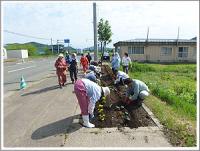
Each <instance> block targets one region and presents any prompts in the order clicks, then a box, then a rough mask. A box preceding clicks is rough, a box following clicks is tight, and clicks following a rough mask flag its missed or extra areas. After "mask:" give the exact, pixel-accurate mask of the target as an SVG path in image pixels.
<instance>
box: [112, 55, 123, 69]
mask: <svg viewBox="0 0 200 151" xmlns="http://www.w3.org/2000/svg"><path fill="white" fill-rule="evenodd" d="M120 62H121V58H120V56H119V53H118V52H115V54H114V56H113V58H112V61H111V65H112V70H113V71H114V70H119V68H120Z"/></svg>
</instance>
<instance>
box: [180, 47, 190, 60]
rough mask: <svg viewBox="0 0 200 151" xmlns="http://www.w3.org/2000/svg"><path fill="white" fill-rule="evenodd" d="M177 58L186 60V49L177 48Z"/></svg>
mask: <svg viewBox="0 0 200 151" xmlns="http://www.w3.org/2000/svg"><path fill="white" fill-rule="evenodd" d="M178 57H180V58H187V57H188V47H179V48H178Z"/></svg>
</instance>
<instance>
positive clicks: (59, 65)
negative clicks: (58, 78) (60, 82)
mask: <svg viewBox="0 0 200 151" xmlns="http://www.w3.org/2000/svg"><path fill="white" fill-rule="evenodd" d="M55 67H56V72H57V74H61V73H62V72H64V71H65V70H66V68H67V64H66V62H65V59H64V58H62V59H60V58H58V59H57V60H56V62H55Z"/></svg>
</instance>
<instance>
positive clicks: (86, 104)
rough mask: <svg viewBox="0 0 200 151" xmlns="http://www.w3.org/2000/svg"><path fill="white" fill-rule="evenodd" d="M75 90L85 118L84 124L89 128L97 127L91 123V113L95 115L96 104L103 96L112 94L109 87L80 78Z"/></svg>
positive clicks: (92, 115)
mask: <svg viewBox="0 0 200 151" xmlns="http://www.w3.org/2000/svg"><path fill="white" fill-rule="evenodd" d="M74 92H75V94H76V97H77V99H78V103H79V106H80V109H81V115H82V118H83V125H84V126H85V127H88V128H92V127H95V125H94V124H92V123H90V121H89V115H90V116H91V117H94V113H93V112H94V108H95V104H96V102H97V101H98V100H100V98H101V97H103V96H107V95H109V94H110V89H109V88H108V87H101V86H99V85H98V84H96V83H95V82H92V81H90V80H89V79H84V78H83V79H78V80H77V81H76V83H75V84H74Z"/></svg>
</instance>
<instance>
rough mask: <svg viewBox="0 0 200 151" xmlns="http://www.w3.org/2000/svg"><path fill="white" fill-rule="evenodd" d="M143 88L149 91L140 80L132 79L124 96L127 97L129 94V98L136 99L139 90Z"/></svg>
mask: <svg viewBox="0 0 200 151" xmlns="http://www.w3.org/2000/svg"><path fill="white" fill-rule="evenodd" d="M143 90H146V91H148V92H149V88H148V86H147V85H146V84H145V83H144V82H142V81H140V80H136V79H133V81H132V86H131V87H130V88H128V90H127V92H126V96H127V97H129V96H131V100H136V99H137V98H138V95H139V94H140V92H141V91H143Z"/></svg>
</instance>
